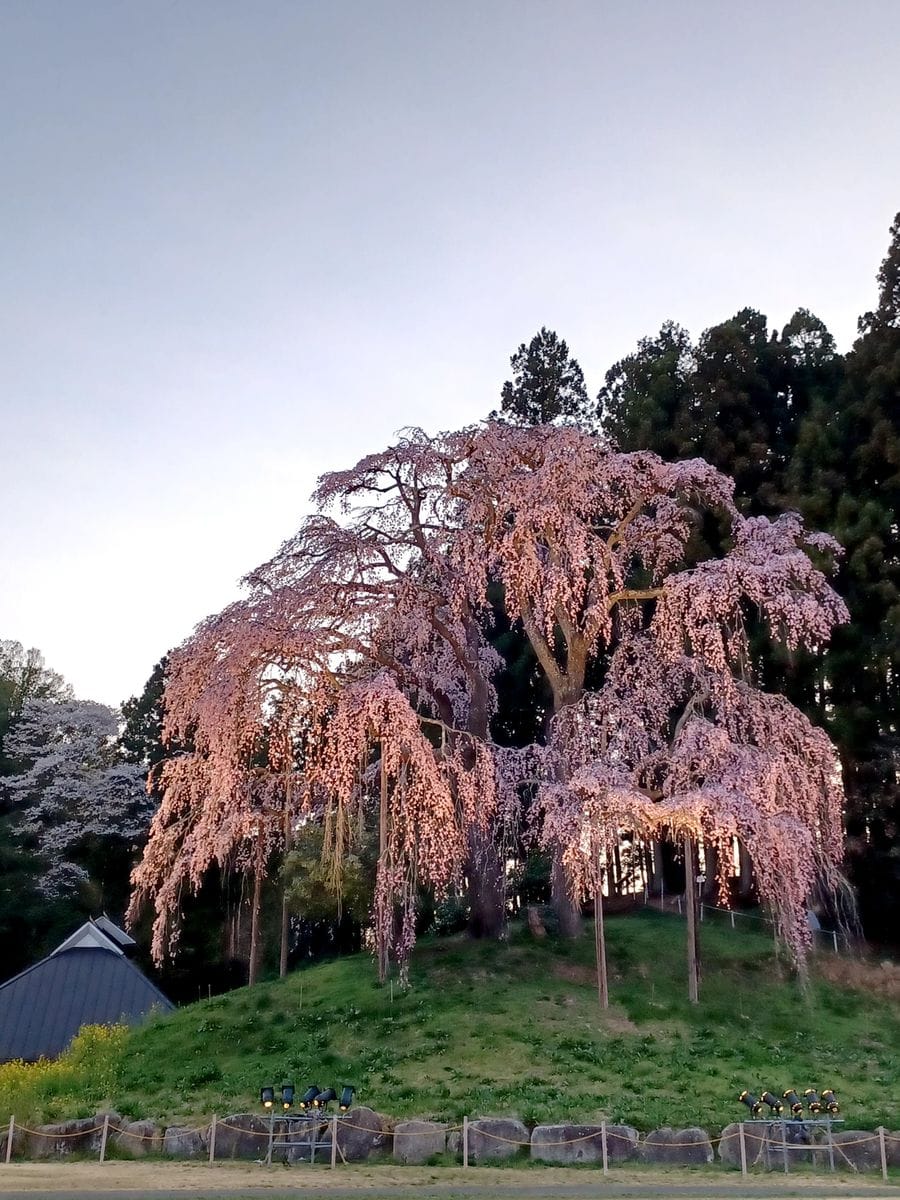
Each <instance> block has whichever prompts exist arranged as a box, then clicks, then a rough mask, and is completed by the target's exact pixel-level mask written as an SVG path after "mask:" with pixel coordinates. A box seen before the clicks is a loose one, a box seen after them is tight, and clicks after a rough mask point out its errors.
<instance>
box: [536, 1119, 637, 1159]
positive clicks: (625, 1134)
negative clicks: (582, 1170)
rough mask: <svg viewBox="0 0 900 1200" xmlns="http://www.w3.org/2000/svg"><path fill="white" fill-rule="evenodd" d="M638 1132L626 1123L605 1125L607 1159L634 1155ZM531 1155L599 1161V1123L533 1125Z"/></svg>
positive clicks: (539, 1157) (600, 1148)
mask: <svg viewBox="0 0 900 1200" xmlns="http://www.w3.org/2000/svg"><path fill="white" fill-rule="evenodd" d="M637 1152H638V1133H637V1130H636V1129H633V1128H632V1127H631V1126H630V1125H607V1126H606V1156H607V1159H608V1161H609V1162H623V1161H625V1160H626V1159H630V1158H635V1157H637ZM531 1157H532V1158H534V1159H539V1160H540V1161H541V1162H555V1163H579V1162H590V1163H599V1162H602V1161H603V1133H602V1126H600V1125H536V1126H535V1127H534V1129H533V1130H532V1133H531Z"/></svg>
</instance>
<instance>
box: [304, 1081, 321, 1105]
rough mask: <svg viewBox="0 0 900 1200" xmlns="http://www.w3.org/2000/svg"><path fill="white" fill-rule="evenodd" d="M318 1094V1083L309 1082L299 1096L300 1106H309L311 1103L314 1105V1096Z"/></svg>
mask: <svg viewBox="0 0 900 1200" xmlns="http://www.w3.org/2000/svg"><path fill="white" fill-rule="evenodd" d="M318 1094H319V1085H318V1084H317V1083H313V1084H311V1085H310V1086H309V1087H308V1088H307V1089H306V1091H305V1092H304V1093H303V1095H302V1096H301V1097H300V1107H301V1108H309V1107H310V1106H311V1105H314V1104H315V1102H316V1096H318Z"/></svg>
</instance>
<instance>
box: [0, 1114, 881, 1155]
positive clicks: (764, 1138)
mask: <svg viewBox="0 0 900 1200" xmlns="http://www.w3.org/2000/svg"><path fill="white" fill-rule="evenodd" d="M285 1119H286V1118H284V1117H281V1118H276V1121H278V1120H282V1121H283V1120H285ZM288 1119H290V1118H288ZM293 1119H294V1120H296V1119H297V1118H293ZM307 1120H308V1121H309V1123H310V1125H312V1124H313V1123H317V1124H319V1125H329V1124H331V1121H332V1120H333V1118H332V1117H329V1116H327V1115H326V1116H322V1117H320V1118H315V1117H312V1118H307ZM782 1124H784V1125H789V1124H791V1122H790V1121H785V1122H781V1121H779V1120H773V1121H772V1122H771V1123H770V1124H769V1125H768V1127H767V1129H766V1130H765V1131H758V1130H747V1131H745V1135H744V1136H745V1137H747V1138H749V1139H751V1140H753V1141H755V1142H760V1143H764V1142H770V1143H774V1144H775V1145H778V1146H781V1144H782V1141H781V1140H779V1139H777V1138H775V1139H773V1138H772V1136H771V1134H772V1131H775V1132H777V1131H778V1129H779V1127H780V1126H781V1125H782ZM217 1127H218V1129H219V1130H221V1129H222V1128H225V1129H228V1130H230V1131H231V1132H232V1133H239V1134H242V1135H244V1136H245V1137H255V1138H261V1139H262V1138H265V1139H268V1138H269V1136H270V1130H268V1129H250V1128H248V1127H246V1126H244V1125H235V1124H233V1123H232V1122H231V1121H230V1120H229V1119H228V1118H227V1117H223V1118H221V1119H217ZM9 1128H10V1125H9V1122H7V1124H6V1125H2V1126H0V1136H3V1135H5V1134H8V1132H9ZM167 1128H168V1129H178V1130H179V1131H180V1132H183V1133H186V1134H187V1133H207V1132H208V1131H209V1129H210V1124H209V1123H205V1124H203V1125H196V1126H194V1125H170V1126H168V1127H167ZM338 1128H339V1129H341V1128H343V1129H353V1130H357V1131H358V1132H360V1133H380V1132H393V1131H390V1130H384V1131H381V1130H375V1129H372V1128H371V1126H368V1125H357V1124H354V1123H353V1122H350V1121H348V1120H347V1119H346V1118H343V1117H342V1118H340V1123H339V1125H338ZM463 1128H464V1127H463V1125H447V1126H445V1127H444V1133H446V1134H451V1133H460V1132H462V1130H463ZM15 1130H16V1132H17V1133H22V1134H30V1135H32V1136H34V1137H41V1138H46V1139H48V1140H50V1141H62V1140H64V1139H67V1138H85V1137H89V1136H90V1135H91V1134H94V1133H100V1132H102V1130H103V1125H102V1124H101V1125H92V1126H90V1127H89V1128H88V1129H77V1130H72V1131H70V1132H67V1133H66V1132H61V1131H60V1132H57V1130H56V1127H54V1126H49V1127H48V1126H44V1128H42V1129H32V1128H31V1127H30V1126H27V1125H22V1124H20V1123H19V1122H18V1121H17V1122H16V1124H15ZM468 1131H469V1132H470V1133H472V1132H474V1133H476V1134H477V1135H478V1136H480V1137H484V1138H490V1139H491V1140H492V1141H495V1142H502V1143H504V1144H505V1145H508V1146H520V1147H524V1146H531V1145H533V1144H534V1143H532V1141H531V1139H529V1140H528V1141H521V1140H520V1139H518V1138H509V1137H506V1136H505V1135H504V1134H501V1133H496V1132H495V1131H493V1130H490V1129H482V1128H478V1127H476V1126H474V1123H473V1122H469V1125H468ZM283 1132H284V1130H283V1129H282V1130H276V1136H278V1135H280V1134H281V1133H283ZM434 1132H435V1131H434V1130H431V1129H410V1130H404V1131H403V1136H404V1137H413V1138H414V1137H432V1136H433V1135H434ZM108 1133H110V1134H116V1135H118V1136H120V1137H124V1138H130V1139H131V1140H133V1141H139V1142H153V1141H159V1140H160V1139H161V1138H162V1137H163V1134H164V1130H163V1129H160V1131H159V1132H158V1133H150V1134H143V1133H137V1132H136V1131H134V1130H131V1129H128V1128H126V1127H124V1126H120V1125H112V1124H110V1125H109V1126H108ZM601 1133H602V1127H601V1126H599V1125H597V1126H593V1127H591V1128H590V1130H589V1132H587V1133H583V1134H579V1135H578V1136H577V1137H572V1138H559V1139H555V1140H553V1141H546V1142H545V1141H542V1142H540V1143H539V1144H540V1146H542V1147H544V1146H546V1147H551V1146H574V1145H578V1144H579V1143H581V1142H587V1141H591V1140H592V1139H595V1138H599V1137H600V1136H601ZM606 1133H607V1136H612V1137H614V1138H615V1137H620V1136H621V1135H618V1134H616V1133H615V1132H614V1128H613V1127H610V1126H607V1128H606ZM734 1136H736V1134H730V1135H728V1137H734ZM831 1139H832V1141H834V1142H835V1144H836V1145H840V1146H841V1147H848V1146H864V1145H867V1144H869V1143H871V1142H878V1141H879V1134H878V1133H867V1134H866V1135H865V1136H863V1137H859V1138H851V1139H848V1138H845V1137H844V1136H843V1135H842V1133H841V1131H839V1130H838V1131H836V1132H832V1133H831ZM725 1140H726V1135H724V1134H722V1135H719V1136H718V1137H715V1136H712V1135H710V1136H707V1137H703V1138H693V1139H691V1140H680V1141H678V1142H670V1141H664V1140H661V1139H659V1138H653V1137H652V1136H651V1135H649V1134H648V1135H647V1137H645V1138H644V1139H643V1143H642V1144H643V1145H645V1146H657V1147H663V1148H673V1149H677V1148H681V1147H684V1148H687V1147H690V1146H703V1145H707V1144H709V1145H711V1146H713V1147H715V1146H718V1145H720V1144H721V1143H722V1142H723V1141H725ZM884 1140H885V1141H886V1142H890V1143H892V1144H893V1143H897V1144H898V1145H900V1133H896V1134H893V1133H889V1132H888V1131H887V1130H885V1131H884ZM788 1144H789V1145H791V1146H794V1147H796V1148H797V1149H800V1150H802V1149H819V1148H822V1149H827V1148H828V1147H827V1143H822V1142H818V1143H813V1142H794V1143H788Z"/></svg>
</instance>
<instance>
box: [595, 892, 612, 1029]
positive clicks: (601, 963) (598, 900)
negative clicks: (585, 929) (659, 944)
mask: <svg viewBox="0 0 900 1200" xmlns="http://www.w3.org/2000/svg"><path fill="white" fill-rule="evenodd" d="M594 957H595V958H596V960H597V997H598V999H599V1001H600V1007H601V1008H609V977H608V973H607V969H606V931H605V929H604V926H603V893H602V892H601V891H600V887H599V885H598V887H597V890H596V891H595V892H594Z"/></svg>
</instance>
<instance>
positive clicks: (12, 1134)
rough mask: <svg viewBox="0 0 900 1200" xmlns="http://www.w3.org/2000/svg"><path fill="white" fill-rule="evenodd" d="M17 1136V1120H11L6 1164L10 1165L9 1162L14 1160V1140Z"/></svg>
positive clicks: (7, 1139) (7, 1135)
mask: <svg viewBox="0 0 900 1200" xmlns="http://www.w3.org/2000/svg"><path fill="white" fill-rule="evenodd" d="M15 1135H16V1118H15V1117H10V1118H9V1129H8V1130H7V1132H6V1162H7V1165H9V1160H10V1159H11V1158H12V1148H13V1138H14V1137H15Z"/></svg>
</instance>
